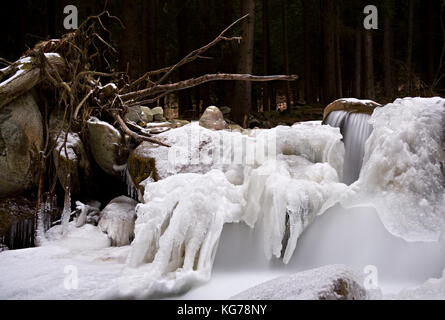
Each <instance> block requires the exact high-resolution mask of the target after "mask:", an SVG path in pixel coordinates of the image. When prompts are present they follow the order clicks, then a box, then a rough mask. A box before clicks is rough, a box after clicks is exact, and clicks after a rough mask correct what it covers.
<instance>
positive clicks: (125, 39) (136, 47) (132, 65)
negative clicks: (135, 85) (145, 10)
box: [119, 1, 143, 79]
mask: <svg viewBox="0 0 445 320" xmlns="http://www.w3.org/2000/svg"><path fill="white" fill-rule="evenodd" d="M139 13H140V8H139V1H127V2H125V5H123V7H122V22H123V23H124V25H125V30H123V32H122V35H121V45H120V47H119V48H120V59H119V62H120V69H121V70H124V71H126V70H128V75H129V76H130V78H131V79H136V78H137V77H138V76H140V75H142V71H143V70H141V68H140V65H141V52H140V43H141V41H140V40H141V38H140V32H139V31H140V28H139V19H138V17H139Z"/></svg>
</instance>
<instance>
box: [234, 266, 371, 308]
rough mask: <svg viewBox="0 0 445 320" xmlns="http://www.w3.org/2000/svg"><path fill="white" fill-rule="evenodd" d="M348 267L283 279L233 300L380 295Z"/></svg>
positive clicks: (244, 293) (368, 296)
mask: <svg viewBox="0 0 445 320" xmlns="http://www.w3.org/2000/svg"><path fill="white" fill-rule="evenodd" d="M363 283H364V280H363V277H361V276H360V275H359V274H358V273H356V272H355V271H354V270H352V269H350V268H348V267H347V266H344V265H330V266H325V267H321V268H317V269H312V270H308V271H303V272H299V273H296V274H294V275H291V276H283V277H279V278H277V279H274V280H271V281H268V282H266V283H263V284H260V285H258V286H256V287H253V288H251V289H248V290H246V291H244V292H242V293H240V294H238V295H236V296H234V297H232V299H233V300H368V299H370V298H371V297H375V296H376V295H378V292H375V293H370V292H367V290H366V289H365V288H364V286H363Z"/></svg>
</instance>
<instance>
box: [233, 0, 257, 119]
mask: <svg viewBox="0 0 445 320" xmlns="http://www.w3.org/2000/svg"><path fill="white" fill-rule="evenodd" d="M241 4H242V5H241V10H242V12H243V14H246V13H248V14H249V16H248V17H247V19H245V20H244V21H243V22H242V25H241V37H242V39H243V41H242V42H241V45H240V48H239V53H238V67H237V72H238V73H240V74H249V73H252V69H253V45H254V27H255V1H254V0H242V3H241ZM234 101H235V102H234V106H233V109H232V114H233V119H234V120H235V122H237V123H239V124H242V125H243V126H244V127H247V120H248V119H247V116H248V114H249V111H250V108H251V105H252V84H251V83H250V82H240V83H237V84H236V86H235V97H234Z"/></svg>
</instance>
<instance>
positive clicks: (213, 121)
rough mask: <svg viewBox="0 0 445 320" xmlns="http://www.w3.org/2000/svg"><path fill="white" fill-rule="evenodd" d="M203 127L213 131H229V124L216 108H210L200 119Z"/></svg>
mask: <svg viewBox="0 0 445 320" xmlns="http://www.w3.org/2000/svg"><path fill="white" fill-rule="evenodd" d="M199 125H200V126H201V127H204V128H207V129H211V130H223V129H227V128H228V125H227V122H226V121H225V120H224V116H223V114H222V112H221V111H220V110H219V109H218V108H217V107H215V106H211V107H208V108H207V109H206V110H205V111H204V113H203V114H202V116H201V119H199Z"/></svg>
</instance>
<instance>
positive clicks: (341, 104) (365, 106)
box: [323, 98, 381, 123]
mask: <svg viewBox="0 0 445 320" xmlns="http://www.w3.org/2000/svg"><path fill="white" fill-rule="evenodd" d="M380 106H381V105H380V104H378V103H377V102H375V101H372V100H359V99H355V98H344V99H338V100H335V101H334V102H332V103H331V104H329V105H328V106H327V107H326V108H325V109H324V113H323V123H325V122H326V119H327V118H328V116H329V114H330V113H331V112H334V111H346V112H348V113H366V114H369V115H371V114H372V113H373V112H374V109H375V108H377V107H380Z"/></svg>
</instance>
